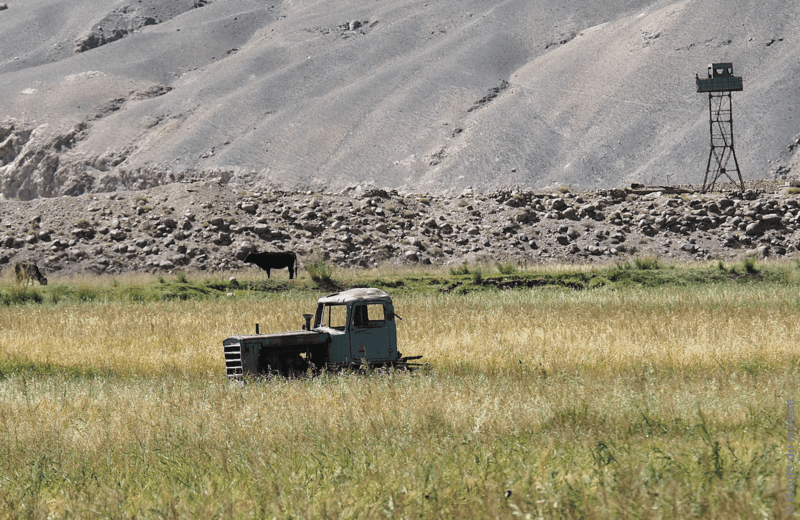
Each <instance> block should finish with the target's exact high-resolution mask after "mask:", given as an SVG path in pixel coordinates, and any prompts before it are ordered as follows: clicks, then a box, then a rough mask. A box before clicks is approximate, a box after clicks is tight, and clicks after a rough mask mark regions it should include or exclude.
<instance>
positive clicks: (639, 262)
mask: <svg viewBox="0 0 800 520" xmlns="http://www.w3.org/2000/svg"><path fill="white" fill-rule="evenodd" d="M633 263H634V264H636V268H637V269H639V270H640V271H646V270H648V269H661V264H660V263H659V261H658V258H655V257H652V256H651V257H645V258H639V257H636V259H635V260H634V261H633Z"/></svg>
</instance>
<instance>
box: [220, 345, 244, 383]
mask: <svg viewBox="0 0 800 520" xmlns="http://www.w3.org/2000/svg"><path fill="white" fill-rule="evenodd" d="M223 348H224V349H225V368H226V369H227V372H228V377H229V378H231V379H238V378H241V377H242V374H243V370H242V344H241V343H239V342H236V343H231V344H227V345H224V346H223Z"/></svg>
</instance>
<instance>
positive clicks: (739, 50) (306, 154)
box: [0, 0, 800, 218]
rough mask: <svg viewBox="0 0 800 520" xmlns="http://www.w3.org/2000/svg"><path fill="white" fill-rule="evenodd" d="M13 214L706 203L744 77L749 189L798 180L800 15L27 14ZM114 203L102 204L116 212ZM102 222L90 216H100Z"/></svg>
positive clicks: (26, 8)
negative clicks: (128, 196) (690, 192)
mask: <svg viewBox="0 0 800 520" xmlns="http://www.w3.org/2000/svg"><path fill="white" fill-rule="evenodd" d="M4 7H5V8H3V9H0V91H2V92H3V96H0V197H3V198H5V199H14V198H19V199H21V200H30V199H35V198H37V197H54V196H60V195H65V194H66V195H80V194H83V193H93V194H98V193H108V192H114V191H125V190H140V189H146V188H151V187H155V186H159V185H164V184H168V183H171V182H180V181H189V180H201V181H206V180H210V179H214V178H219V179H221V180H222V181H223V182H226V183H229V184H230V185H231V186H232V187H233V188H235V189H239V190H247V191H260V192H268V191H271V190H275V189H287V190H294V191H297V190H298V189H302V190H303V191H305V190H309V189H310V190H313V191H317V192H325V193H335V192H338V191H341V190H342V189H345V188H347V187H357V186H360V187H362V188H365V189H368V188H385V189H393V188H394V189H398V190H399V191H403V190H406V191H426V192H430V193H438V194H450V195H458V194H459V193H461V192H462V191H463V190H464V189H465V188H466V187H468V186H472V187H473V189H474V190H475V191H476V193H490V192H493V191H496V190H499V189H504V188H505V187H507V186H512V185H518V186H523V187H525V188H527V189H544V188H545V187H547V186H549V187H551V189H552V188H555V187H557V186H562V185H569V186H572V187H573V188H576V189H580V190H589V189H600V188H603V189H611V188H615V187H619V186H627V185H629V184H630V183H631V182H641V183H644V184H648V185H649V184H685V183H699V182H701V181H702V174H703V171H704V168H705V161H706V158H707V156H708V148H707V147H708V111H707V108H708V105H707V100H706V99H705V98H704V96H702V95H699V94H697V93H696V92H695V83H694V80H695V73H700V74H704V72H705V70H706V65H707V64H708V63H709V62H712V61H731V62H733V64H734V72H735V73H736V74H739V75H742V76H743V77H744V85H745V88H744V92H737V93H736V94H734V119H735V123H736V138H737V141H736V142H737V153H738V157H739V162H740V164H741V166H742V171H743V173H744V176H745V179H746V180H752V179H760V178H776V177H786V176H793V175H796V173H797V172H792V170H791V168H787V166H788V164H787V163H785V162H782V159H781V157H782V152H785V151H786V147H787V146H790V145H792V143H793V142H794V138H795V136H796V135H797V134H798V132H799V131H800V124H799V123H798V121H800V104H798V103H796V102H794V100H795V99H796V97H797V88H798V87H797V85H798V78H799V77H800V61H798V60H797V55H798V51H800V39H799V38H798V35H799V34H800V3H798V2H786V1H779V0H763V1H759V2H729V1H723V0H681V1H673V0H594V1H592V2H586V1H579V0H557V1H553V0H503V1H500V0H492V1H487V0H463V1H459V2H452V1H441V0H430V1H416V0H392V1H391V2H389V1H385V0H384V1H372V2H364V1H363V0H341V1H337V2H318V1H311V0H269V1H266V0H70V1H69V2H65V1H63V0H6V1H5V2H4ZM103 197H105V195H103V196H101V197H100V198H101V199H102V198H103ZM87 218H88V217H87Z"/></svg>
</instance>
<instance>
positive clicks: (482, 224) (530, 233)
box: [0, 182, 800, 277]
mask: <svg viewBox="0 0 800 520" xmlns="http://www.w3.org/2000/svg"><path fill="white" fill-rule="evenodd" d="M753 187H754V188H756V189H752V190H748V192H746V193H745V194H744V198H737V197H732V196H730V195H729V194H726V193H717V194H708V195H701V194H698V193H695V192H693V191H691V190H689V189H678V188H669V189H665V188H662V189H659V188H644V187H641V186H638V187H633V188H629V189H625V190H622V189H616V190H598V191H591V192H575V193H573V192H569V191H567V190H560V191H555V192H537V191H531V190H501V191H496V192H493V193H491V194H478V193H472V192H471V191H470V190H467V191H466V192H465V193H464V194H462V195H459V196H457V197H444V196H433V195H420V194H405V195H401V194H398V193H397V192H396V191H388V192H387V191H385V190H380V189H377V190H364V191H361V190H354V191H348V192H345V193H338V194H322V193H318V192H303V193H282V192H264V193H255V192H242V191H233V190H231V189H230V188H229V187H227V186H223V185H221V184H219V183H218V182H197V183H176V184H172V185H169V186H164V187H159V188H153V189H150V190H146V191H140V192H116V193H112V194H106V195H83V196H80V197H76V198H72V197H59V198H55V199H46V200H45V199H37V200H35V201H31V202H19V201H9V202H6V203H4V204H2V206H0V263H2V264H5V266H6V268H7V269H8V268H10V267H11V266H13V265H14V264H15V263H17V262H20V261H34V262H36V263H38V265H39V266H40V267H41V268H42V269H43V271H44V272H45V274H46V275H48V276H49V275H52V274H56V273H57V274H60V275H69V274H72V273H79V272H94V273H103V272H105V273H127V272H136V271H138V272H164V273H167V272H173V271H175V270H184V271H200V270H207V271H223V270H230V269H239V268H243V267H245V266H246V264H244V263H243V261H242V260H243V259H244V258H245V256H246V255H247V254H248V253H249V252H253V251H281V250H292V251H295V252H296V253H297V254H298V255H299V261H300V264H301V269H302V266H303V265H307V264H308V263H310V262H314V261H319V260H324V261H326V262H327V263H329V264H331V265H335V266H338V267H371V266H375V265H385V264H393V265H415V264H436V265H459V264H461V263H463V262H470V263H474V262H479V263H486V264H489V265H492V264H494V263H495V262H504V263H505V262H514V263H518V264H523V265H531V264H536V263H553V262H559V263H569V262H581V263H587V262H614V261H627V260H630V259H632V258H635V257H649V256H654V257H659V258H661V259H664V260H698V259H699V260H706V259H715V258H720V259H733V258H736V257H740V256H743V255H745V254H758V255H761V256H771V255H773V256H785V255H789V256H797V254H798V253H797V250H798V248H800V201H799V200H798V199H797V198H796V197H795V196H794V195H791V194H787V193H785V191H786V190H785V189H784V190H781V188H780V187H779V186H778V185H777V183H774V182H773V183H768V182H762V183H758V184H754V185H753ZM790 191H798V190H790ZM278 276H284V277H285V276H286V273H285V271H284V272H283V273H281V274H278Z"/></svg>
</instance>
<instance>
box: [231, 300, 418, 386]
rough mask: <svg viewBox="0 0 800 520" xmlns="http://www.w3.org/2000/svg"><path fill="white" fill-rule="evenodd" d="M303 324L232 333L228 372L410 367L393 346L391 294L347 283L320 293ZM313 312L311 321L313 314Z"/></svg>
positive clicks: (286, 373)
mask: <svg viewBox="0 0 800 520" xmlns="http://www.w3.org/2000/svg"><path fill="white" fill-rule="evenodd" d="M303 317H304V319H305V324H304V325H303V330H298V331H292V332H281V333H277V334H259V333H258V325H256V334H255V335H252V336H231V337H229V338H227V339H225V340H224V341H223V342H222V345H223V349H224V352H225V366H226V368H227V373H228V378H231V379H241V378H242V377H243V376H246V375H251V376H253V375H259V374H279V375H283V376H295V375H298V374H302V373H306V372H308V370H309V369H311V370H321V369H330V370H339V369H354V368H365V367H398V368H414V367H416V366H418V365H416V364H410V363H409V361H412V360H416V359H420V358H421V357H422V356H411V357H403V355H402V354H401V353H400V352H399V351H398V350H397V327H396V323H397V321H396V319H402V318H400V316H398V315H396V314H395V313H394V306H393V305H392V299H391V298H390V297H389V295H388V294H387V293H385V292H384V291H381V290H380V289H350V290H348V291H342V292H338V293H335V294H330V295H328V296H324V297H322V298H320V299H319V302H318V304H317V312H316V313H315V314H303ZM312 318H313V320H314V323H313V326H312V324H311V319H312Z"/></svg>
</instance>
